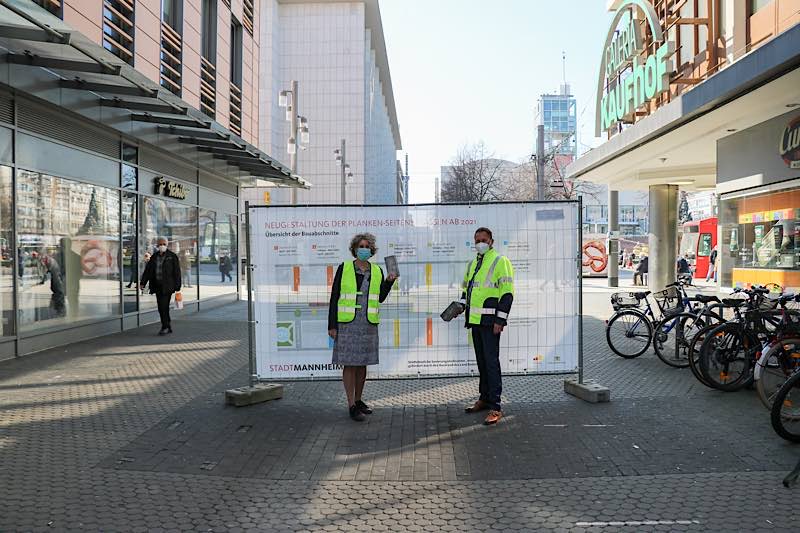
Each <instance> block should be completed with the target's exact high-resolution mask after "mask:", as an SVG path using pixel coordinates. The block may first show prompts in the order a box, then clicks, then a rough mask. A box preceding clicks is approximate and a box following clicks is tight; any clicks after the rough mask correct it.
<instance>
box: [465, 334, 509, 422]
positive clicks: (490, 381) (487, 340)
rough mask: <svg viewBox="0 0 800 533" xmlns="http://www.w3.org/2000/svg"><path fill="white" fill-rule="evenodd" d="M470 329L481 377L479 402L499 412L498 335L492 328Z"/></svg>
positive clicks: (500, 379)
mask: <svg viewBox="0 0 800 533" xmlns="http://www.w3.org/2000/svg"><path fill="white" fill-rule="evenodd" d="M471 329H472V344H473V346H474V347H475V360H476V361H477V363H478V371H479V372H480V376H481V379H480V385H479V390H480V393H481V400H483V401H484V402H486V403H488V404H489V408H490V409H494V410H495V411H500V410H501V407H500V395H501V394H502V393H503V376H502V374H501V372H500V335H495V334H494V326H472V328H471Z"/></svg>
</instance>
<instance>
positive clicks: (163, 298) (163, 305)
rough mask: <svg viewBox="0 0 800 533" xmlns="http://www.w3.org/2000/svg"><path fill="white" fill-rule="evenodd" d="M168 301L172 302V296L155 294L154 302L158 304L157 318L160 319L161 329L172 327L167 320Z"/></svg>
mask: <svg viewBox="0 0 800 533" xmlns="http://www.w3.org/2000/svg"><path fill="white" fill-rule="evenodd" d="M170 300H172V294H162V293H161V292H160V291H159V292H157V293H156V301H157V302H158V316H160V317H161V329H167V328H169V327H172V326H171V322H170V319H169V302H170Z"/></svg>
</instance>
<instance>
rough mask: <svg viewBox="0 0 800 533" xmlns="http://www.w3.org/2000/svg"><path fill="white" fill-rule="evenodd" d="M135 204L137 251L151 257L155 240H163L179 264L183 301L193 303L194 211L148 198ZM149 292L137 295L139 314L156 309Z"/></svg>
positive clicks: (195, 256)
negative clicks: (138, 204)
mask: <svg viewBox="0 0 800 533" xmlns="http://www.w3.org/2000/svg"><path fill="white" fill-rule="evenodd" d="M139 202H140V204H141V208H140V218H139V221H140V229H139V251H140V252H141V253H142V255H144V253H145V252H150V253H151V254H152V253H154V250H155V247H156V241H157V240H158V238H159V237H166V238H167V239H168V241H169V249H170V250H172V251H173V252H174V253H175V254H177V256H178V259H179V260H180V265H181V273H182V277H183V279H182V287H181V293H182V294H183V301H184V302H191V301H194V300H197V208H196V207H189V206H186V205H182V204H179V203H176V202H168V201H166V200H162V199H160V198H152V197H149V196H141V197H140V199H139ZM149 292H150V291H149V287H148V288H146V289H145V291H144V294H140V300H139V307H140V309H142V310H145V309H155V308H156V298H155V295H151V294H149Z"/></svg>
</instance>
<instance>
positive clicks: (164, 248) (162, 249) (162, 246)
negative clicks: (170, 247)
mask: <svg viewBox="0 0 800 533" xmlns="http://www.w3.org/2000/svg"><path fill="white" fill-rule="evenodd" d="M158 251H159V252H161V253H162V254H163V253H164V252H166V251H167V245H166V244H159V245H158Z"/></svg>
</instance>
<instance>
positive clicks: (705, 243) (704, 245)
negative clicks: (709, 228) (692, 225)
mask: <svg viewBox="0 0 800 533" xmlns="http://www.w3.org/2000/svg"><path fill="white" fill-rule="evenodd" d="M712 242H714V241H713V238H712V236H711V234H710V233H703V234H701V235H700V243H699V244H698V246H697V256H698V257H708V256H710V255H711V246H712V244H711V243H712Z"/></svg>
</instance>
